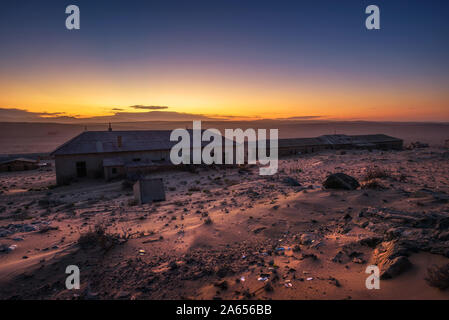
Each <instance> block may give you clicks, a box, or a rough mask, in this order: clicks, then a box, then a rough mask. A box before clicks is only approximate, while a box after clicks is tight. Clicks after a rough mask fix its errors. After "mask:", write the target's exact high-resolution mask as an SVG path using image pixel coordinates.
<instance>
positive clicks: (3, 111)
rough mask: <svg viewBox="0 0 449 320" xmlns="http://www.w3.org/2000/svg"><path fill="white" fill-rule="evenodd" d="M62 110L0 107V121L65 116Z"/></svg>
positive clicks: (33, 119)
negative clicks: (43, 110) (50, 110)
mask: <svg viewBox="0 0 449 320" xmlns="http://www.w3.org/2000/svg"><path fill="white" fill-rule="evenodd" d="M64 115H65V113H64V112H31V111H27V110H23V109H18V108H0V121H3V122H30V121H31V122H34V121H46V120H47V119H49V118H50V119H52V118H60V117H65V116H64Z"/></svg>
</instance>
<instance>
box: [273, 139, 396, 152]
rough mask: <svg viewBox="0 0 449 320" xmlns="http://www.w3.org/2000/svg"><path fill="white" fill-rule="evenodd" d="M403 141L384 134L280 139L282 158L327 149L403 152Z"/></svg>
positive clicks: (279, 146)
mask: <svg viewBox="0 0 449 320" xmlns="http://www.w3.org/2000/svg"><path fill="white" fill-rule="evenodd" d="M402 147H403V140H401V139H398V138H394V137H390V136H387V135H384V134H369V135H354V136H351V135H344V134H334V135H324V136H320V137H317V138H298V139H296V138H295V139H279V141H278V150H279V151H278V153H279V155H280V156H286V155H292V154H303V153H311V152H317V151H321V150H326V149H368V150H372V149H380V150H401V149H402Z"/></svg>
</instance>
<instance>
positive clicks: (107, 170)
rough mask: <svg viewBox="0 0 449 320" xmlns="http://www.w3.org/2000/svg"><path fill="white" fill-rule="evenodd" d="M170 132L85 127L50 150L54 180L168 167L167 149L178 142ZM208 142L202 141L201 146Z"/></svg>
mask: <svg viewBox="0 0 449 320" xmlns="http://www.w3.org/2000/svg"><path fill="white" fill-rule="evenodd" d="M170 134H171V131H170V130H147V131H143V130H141V131H112V130H111V129H110V130H109V131H85V132H83V133H81V134H79V135H78V136H76V137H75V138H73V139H71V140H69V141H67V142H66V143H64V144H63V145H61V146H60V147H58V148H57V149H56V150H55V151H53V152H52V153H51V155H52V156H54V158H55V169H56V182H57V183H58V184H66V183H69V182H70V181H71V180H73V179H75V178H83V177H89V178H101V177H103V178H105V179H106V180H111V179H114V178H122V177H125V176H128V177H135V178H138V177H140V176H141V175H143V174H145V173H150V172H153V171H155V170H158V171H159V170H162V169H167V168H171V167H173V164H172V163H171V161H170V150H171V148H172V147H173V146H174V145H175V144H177V142H176V141H170ZM190 136H191V137H192V135H190ZM207 144H208V142H202V147H203V146H205V145H207ZM223 144H224V142H223ZM191 145H192V142H191Z"/></svg>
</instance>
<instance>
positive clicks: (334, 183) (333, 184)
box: [323, 173, 360, 190]
mask: <svg viewBox="0 0 449 320" xmlns="http://www.w3.org/2000/svg"><path fill="white" fill-rule="evenodd" d="M323 186H324V188H326V189H341V190H355V189H357V188H358V187H360V184H359V182H358V181H357V180H356V179H355V178H353V177H351V176H348V175H347V174H344V173H334V174H331V175H330V176H328V177H327V178H326V180H325V181H324V182H323Z"/></svg>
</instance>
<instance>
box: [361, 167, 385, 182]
mask: <svg viewBox="0 0 449 320" xmlns="http://www.w3.org/2000/svg"><path fill="white" fill-rule="evenodd" d="M390 176H391V174H390V173H389V172H388V171H387V170H385V169H382V168H376V167H370V168H368V169H367V170H366V175H365V178H364V179H363V180H364V181H370V180H374V179H385V178H388V177H390Z"/></svg>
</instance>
